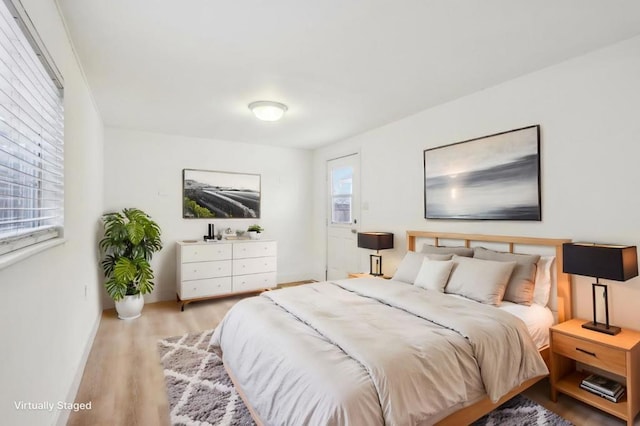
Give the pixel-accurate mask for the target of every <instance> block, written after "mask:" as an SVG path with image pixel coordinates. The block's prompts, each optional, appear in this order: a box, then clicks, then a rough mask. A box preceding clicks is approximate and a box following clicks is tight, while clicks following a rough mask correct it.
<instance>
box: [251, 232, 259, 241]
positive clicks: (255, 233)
mask: <svg viewBox="0 0 640 426" xmlns="http://www.w3.org/2000/svg"><path fill="white" fill-rule="evenodd" d="M249 237H250V238H251V239H252V240H259V239H260V232H256V231H249Z"/></svg>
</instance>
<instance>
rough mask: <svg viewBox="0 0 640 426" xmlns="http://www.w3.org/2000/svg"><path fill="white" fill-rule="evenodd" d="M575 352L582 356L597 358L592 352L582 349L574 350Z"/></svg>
mask: <svg viewBox="0 0 640 426" xmlns="http://www.w3.org/2000/svg"><path fill="white" fill-rule="evenodd" d="M576 351H580V352H582V353H583V354H587V355H591V356H592V357H595V358H597V356H596V354H595V353H594V352H589V351H585V350H584V349H580V348H576Z"/></svg>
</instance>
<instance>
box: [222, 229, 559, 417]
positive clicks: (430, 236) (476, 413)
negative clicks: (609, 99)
mask: <svg viewBox="0 0 640 426" xmlns="http://www.w3.org/2000/svg"><path fill="white" fill-rule="evenodd" d="M418 239H420V240H423V239H426V240H431V243H432V244H434V245H436V246H438V245H440V241H441V240H446V241H447V242H448V241H450V240H455V241H458V242H462V244H457V245H464V247H472V246H476V245H478V244H476V243H483V242H484V243H487V242H490V243H500V244H505V245H507V247H508V249H507V250H506V251H509V252H510V253H514V249H515V247H516V246H547V247H554V248H555V256H556V287H557V290H556V294H555V295H551V297H554V296H555V297H556V298H557V307H558V311H557V315H558V322H563V321H566V320H568V319H571V283H570V280H569V275H567V274H565V273H564V272H562V244H563V243H568V242H571V240H565V239H556V238H535V237H508V236H499V235H481V234H459V233H449V232H432V231H407V248H408V250H410V251H416V240H418ZM540 354H541V355H542V357H543V359H544V360H545V363H547V366H548V365H549V348H548V347H545V348H542V349H541V350H540ZM225 370H226V371H227V373H228V374H229V377H230V378H231V381H232V382H233V385H234V386H235V388H236V390H237V392H238V394H239V395H240V397H241V398H242V400H243V402H244V403H245V405H246V406H247V408H248V409H249V412H250V413H251V417H253V420H254V421H255V422H256V424H257V425H258V426H262V425H264V423H263V422H262V420H261V419H260V417H259V416H258V415H257V413H256V412H255V410H254V409H253V407H251V405H249V404H248V402H247V398H246V397H245V394H244V392H243V391H242V388H241V387H240V386H238V383H237V380H236V378H235V377H234V376H233V374H231V372H230V371H229V370H228V369H227V366H226V365H225ZM543 378H544V376H541V377H535V378H533V379H530V380H528V381H526V382H524V383H523V384H522V385H520V386H518V387H517V388H515V389H513V390H511V391H510V392H509V393H507V394H506V395H504V396H503V397H502V398H500V400H498V401H497V402H495V403H493V402H491V400H490V399H489V398H488V397H485V398H482V399H481V400H479V401H477V402H475V403H474V404H471V405H468V406H466V407H464V408H462V409H460V410H458V411H455V412H454V413H452V414H450V415H449V416H447V417H445V418H444V419H442V420H440V421H439V422H438V423H436V424H437V425H453V426H457V425H461V424H470V423H472V422H474V421H475V420H477V419H479V418H480V417H482V416H484V415H485V414H487V413H489V412H491V411H493V410H494V409H495V408H496V407H498V406H499V405H501V404H502V403H504V402H506V401H508V400H509V399H511V398H513V397H514V396H515V395H517V394H519V393H521V392H523V391H524V390H526V389H528V388H529V387H531V386H532V385H534V384H535V383H537V382H538V381H539V380H541V379H543Z"/></svg>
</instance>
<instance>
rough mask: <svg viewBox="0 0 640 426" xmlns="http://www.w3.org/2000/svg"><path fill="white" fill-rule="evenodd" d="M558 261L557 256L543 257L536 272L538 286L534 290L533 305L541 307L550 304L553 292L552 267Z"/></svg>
mask: <svg viewBox="0 0 640 426" xmlns="http://www.w3.org/2000/svg"><path fill="white" fill-rule="evenodd" d="M555 260H556V257H555V256H541V257H540V260H538V267H537V270H536V285H535V287H534V288H533V303H535V304H537V305H540V306H547V305H548V304H549V293H550V292H551V276H552V275H551V266H552V265H553V262H554V261H555Z"/></svg>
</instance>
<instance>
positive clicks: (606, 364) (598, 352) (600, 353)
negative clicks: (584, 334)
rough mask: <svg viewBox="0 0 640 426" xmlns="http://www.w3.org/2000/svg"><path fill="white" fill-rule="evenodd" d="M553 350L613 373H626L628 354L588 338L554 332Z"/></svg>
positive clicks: (622, 374)
mask: <svg viewBox="0 0 640 426" xmlns="http://www.w3.org/2000/svg"><path fill="white" fill-rule="evenodd" d="M551 338H552V339H553V342H552V345H553V346H552V347H553V352H555V353H558V354H560V355H563V356H566V357H567V358H571V359H574V360H576V361H579V362H582V363H584V364H587V365H591V366H593V367H598V368H601V369H603V370H606V371H610V372H612V373H615V374H618V375H621V376H625V375H626V361H625V359H626V355H625V351H623V350H621V349H616V348H611V347H607V346H604V345H602V344H599V343H594V342H590V341H588V340H583V339H579V338H576V337H572V336H567V335H565V334H562V333H558V332H553V334H552V336H551Z"/></svg>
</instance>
